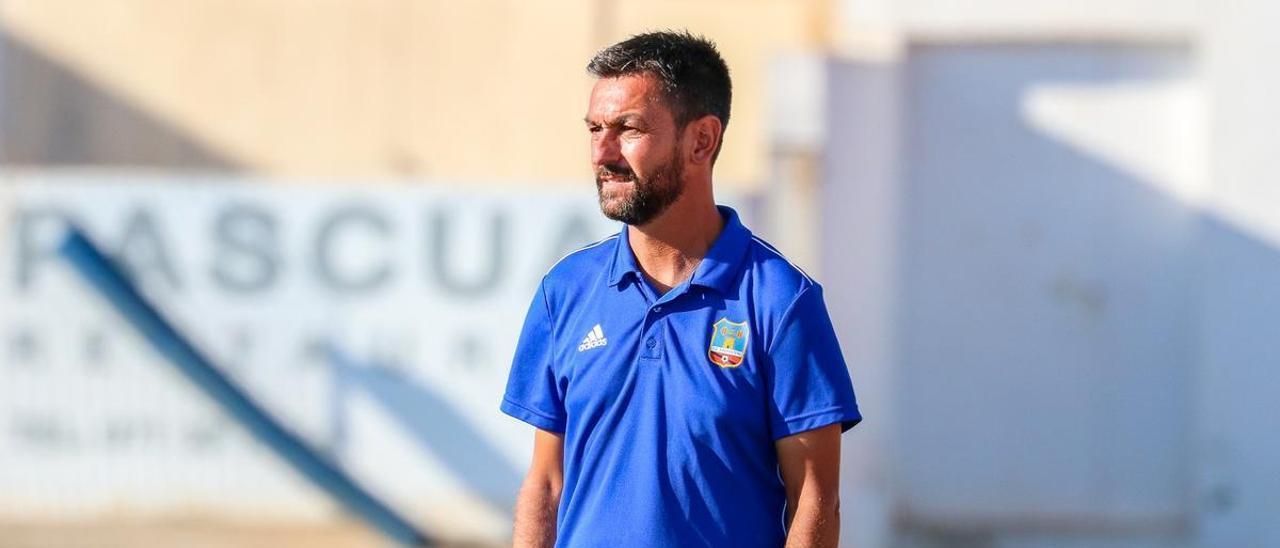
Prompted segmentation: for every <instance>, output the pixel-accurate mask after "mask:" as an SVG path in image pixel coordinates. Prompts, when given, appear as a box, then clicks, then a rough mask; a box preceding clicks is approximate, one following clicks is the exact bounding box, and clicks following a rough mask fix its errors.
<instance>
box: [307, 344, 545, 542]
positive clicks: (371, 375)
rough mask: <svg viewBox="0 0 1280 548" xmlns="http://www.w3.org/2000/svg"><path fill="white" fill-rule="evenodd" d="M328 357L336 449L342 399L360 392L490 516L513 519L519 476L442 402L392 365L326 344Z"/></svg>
mask: <svg viewBox="0 0 1280 548" xmlns="http://www.w3.org/2000/svg"><path fill="white" fill-rule="evenodd" d="M327 355H328V359H329V364H330V365H331V367H332V368H333V375H334V386H335V388H336V389H337V390H338V392H337V393H336V394H334V396H333V400H332V402H331V404H330V405H332V406H333V409H332V412H331V413H330V416H331V420H333V421H334V422H335V424H334V428H333V431H334V432H336V433H337V435H336V438H337V439H336V440H335V445H336V446H337V447H338V450H340V447H341V445H342V444H343V443H344V441H345V440H344V439H343V437H344V432H345V428H344V427H343V424H342V421H343V420H345V417H346V416H347V412H346V411H345V410H344V406H345V405H346V402H347V399H348V398H350V397H351V394H352V393H353V392H357V391H358V392H363V393H364V394H366V395H368V396H370V397H371V399H372V400H373V401H376V402H377V403H378V405H380V406H381V407H382V408H383V410H384V411H386V413H387V414H388V415H389V416H390V417H391V418H393V419H394V420H395V421H396V423H397V424H399V425H400V427H401V428H403V429H404V431H405V432H407V433H409V434H410V435H411V436H412V437H413V441H414V442H415V443H417V444H418V446H419V447H420V448H421V449H422V450H423V451H424V452H427V453H430V454H432V455H434V456H435V457H436V458H437V459H439V461H440V462H441V463H442V464H443V465H444V466H445V467H447V468H448V471H449V473H450V475H451V476H452V477H454V478H456V479H457V480H458V481H459V482H460V483H462V484H463V485H465V486H466V487H467V489H468V491H469V492H471V493H473V494H475V495H476V496H477V497H478V498H480V499H481V500H483V501H485V503H487V504H488V505H489V506H490V507H491V508H492V509H493V510H494V511H495V512H498V513H500V514H501V515H504V516H505V517H506V518H508V519H510V518H512V517H514V515H513V514H512V513H511V509H512V508H514V507H515V498H514V496H513V495H514V494H515V493H516V491H518V490H519V488H520V483H521V477H520V472H519V471H518V470H516V469H515V468H514V467H513V466H512V465H511V463H510V462H508V461H507V460H506V458H505V457H503V455H502V453H501V451H500V450H499V449H498V448H497V447H496V446H494V445H493V444H492V443H491V442H489V441H488V440H487V439H485V438H484V436H482V435H480V434H479V432H480V431H481V429H479V428H475V427H473V426H472V425H471V423H470V422H469V421H468V420H467V419H466V417H465V416H463V415H462V414H461V413H459V412H458V411H457V410H456V409H455V408H454V407H453V406H452V405H450V404H449V401H448V399H447V398H445V397H443V396H441V395H440V394H437V393H436V392H435V391H433V390H432V389H431V388H430V387H428V386H426V385H424V384H422V383H418V382H415V381H413V380H412V379H410V378H407V377H405V376H404V375H402V374H400V373H399V371H401V370H402V369H400V368H398V367H397V366H396V364H390V363H381V362H370V363H359V362H357V361H356V360H355V359H354V358H353V357H352V356H350V355H348V354H347V353H346V352H344V351H343V350H342V349H340V348H338V347H337V346H336V345H335V344H334V343H329V344H328V348H327Z"/></svg>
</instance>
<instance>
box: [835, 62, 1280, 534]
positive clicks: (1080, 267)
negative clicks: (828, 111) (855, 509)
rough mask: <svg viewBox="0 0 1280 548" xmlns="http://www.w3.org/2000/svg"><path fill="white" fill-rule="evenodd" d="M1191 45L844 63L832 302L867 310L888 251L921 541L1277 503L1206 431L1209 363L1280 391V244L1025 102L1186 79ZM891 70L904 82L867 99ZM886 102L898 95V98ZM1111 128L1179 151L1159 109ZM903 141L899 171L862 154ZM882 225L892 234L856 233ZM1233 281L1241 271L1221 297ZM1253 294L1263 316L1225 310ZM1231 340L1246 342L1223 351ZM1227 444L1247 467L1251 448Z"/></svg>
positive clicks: (897, 481) (1171, 526)
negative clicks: (867, 214) (1036, 118)
mask: <svg viewBox="0 0 1280 548" xmlns="http://www.w3.org/2000/svg"><path fill="white" fill-rule="evenodd" d="M1191 53H1192V51H1191V50H1190V48H1189V47H1188V46H1186V45H1182V44H1171V45H1163V46H1162V45H1135V44H1116V45H1082V44H1062V45H1057V44H1046V45H1033V44H1031V45H1029V44H1018V45H1001V44H990V45H964V44H959V45H952V44H949V45H940V46H933V45H926V46H914V47H912V48H910V49H909V51H908V54H907V56H906V57H905V60H904V63H903V64H902V65H901V66H899V67H898V68H897V70H896V71H895V73H894V74H891V75H887V76H886V75H885V74H883V72H882V69H875V68H868V67H862V66H854V65H849V66H837V67H836V68H835V69H834V71H833V76H832V80H831V86H832V88H831V92H830V95H831V96H832V97H833V103H832V105H833V106H832V116H833V118H832V122H831V132H830V140H829V143H830V149H829V150H828V153H827V154H828V155H827V157H826V158H825V160H824V162H825V163H824V169H825V170H826V172H827V174H826V177H827V181H828V182H827V188H826V189H824V193H825V195H824V203H825V204H827V205H826V208H827V209H826V211H825V212H824V218H825V219H827V220H826V221H825V222H826V225H825V228H826V230H824V233H825V234H826V235H827V238H828V240H827V241H825V242H824V245H823V248H824V250H826V253H825V255H824V257H825V258H826V259H825V262H824V272H826V273H827V274H828V276H829V280H828V282H829V287H830V290H829V293H831V294H832V298H833V301H834V302H839V303H840V304H839V306H841V307H842V308H846V309H848V310H846V311H844V312H843V313H839V312H838V313H836V314H835V315H837V316H840V315H853V314H857V311H858V310H865V308H859V306H860V305H862V304H864V301H867V300H868V299H869V298H870V297H868V295H872V294H874V292H875V290H877V289H878V288H870V289H868V288H863V287H842V285H844V284H846V283H848V282H847V281H846V280H853V283H854V284H855V285H856V284H859V283H863V284H865V283H871V282H873V281H875V280H874V278H869V277H868V276H866V275H865V274H863V273H862V272H861V271H860V269H864V268H867V267H870V268H881V267H880V266H878V265H877V264H874V261H877V260H885V259H888V260H889V261H890V263H891V266H889V267H885V272H887V275H886V276H885V277H884V278H883V279H882V280H880V281H884V282H887V283H889V284H890V285H892V286H893V287H892V290H891V291H892V295H893V296H892V298H890V299H889V301H890V302H889V304H888V305H886V306H885V307H884V308H883V310H884V318H883V320H884V321H887V322H889V323H890V324H891V325H892V326H893V327H892V330H891V331H892V332H891V333H889V334H888V335H887V338H888V339H890V340H889V342H887V343H886V344H887V347H888V348H889V350H887V352H886V356H887V357H886V358H885V360H886V362H885V363H884V364H869V365H871V367H872V368H887V370H888V372H887V373H880V372H877V373H875V374H876V375H887V376H888V377H889V378H890V380H889V381H888V382H887V383H886V384H885V385H884V389H886V390H889V391H891V394H890V395H887V396H884V397H885V398H886V399H889V400H891V404H890V408H889V409H884V410H883V412H884V413H887V414H888V415H889V416H888V417H886V419H885V420H887V421H889V422H890V423H891V425H892V426H891V431H890V432H889V433H888V434H887V435H886V439H887V443H888V444H889V446H890V447H889V453H890V455H889V457H888V458H887V459H886V462H888V463H890V464H888V465H887V469H888V470H887V473H888V475H889V476H890V478H889V485H891V486H892V490H893V492H891V493H890V500H891V501H892V502H891V504H892V509H893V515H894V519H895V528H896V530H897V531H898V532H899V533H900V534H904V535H905V536H906V538H908V539H910V540H912V541H914V543H912V544H910V545H920V546H935V545H965V546H970V545H971V546H990V545H1004V544H1002V542H1003V541H1006V540H1010V541H1016V540H1017V539H1023V540H1028V541H1029V542H1031V543H1032V544H1034V542H1035V540H1034V539H1041V540H1043V539H1045V538H1049V539H1052V538H1059V539H1060V538H1063V537H1062V535H1067V536H1071V537H1073V538H1117V537H1122V538H1131V539H1145V540H1148V541H1151V542H1152V543H1153V544H1151V545H1153V546H1164V545H1179V544H1180V543H1183V541H1185V540H1188V539H1189V538H1190V536H1191V535H1193V534H1194V531H1195V527H1194V526H1193V524H1195V523H1197V522H1198V521H1197V520H1198V516H1203V515H1205V514H1203V513H1202V512H1207V513H1209V514H1212V513H1214V512H1222V513H1231V512H1240V511H1244V512H1246V513H1248V512H1253V513H1254V514H1257V515H1259V516H1260V515H1261V514H1260V513H1259V512H1260V510H1258V509H1259V508H1260V507H1259V506H1253V507H1252V508H1254V509H1253V510H1248V509H1243V510H1242V508H1243V506H1244V503H1245V502H1246V501H1247V500H1249V496H1250V495H1249V494H1248V493H1246V491H1249V492H1250V493H1252V496H1253V497H1254V498H1253V499H1252V500H1254V501H1258V500H1269V499H1266V498H1265V497H1272V498H1274V497H1275V496H1277V495H1273V494H1270V493H1280V485H1277V484H1280V479H1275V480H1268V481H1271V484H1270V485H1266V486H1262V485H1259V486H1256V487H1255V485H1253V484H1244V483H1240V481H1239V480H1240V479H1241V478H1234V480H1235V483H1232V479H1233V478H1218V479H1213V478H1210V479H1208V480H1206V479H1203V476H1204V472H1203V471H1202V470H1203V467H1204V466H1207V464H1205V463H1202V462H1200V459H1201V458H1202V457H1203V455H1202V453H1201V452H1202V451H1203V450H1205V449H1206V447H1203V446H1200V445H1197V443H1198V440H1197V439H1196V437H1197V435H1198V432H1197V431H1196V429H1195V424H1196V417H1197V414H1198V412H1197V406H1199V405H1202V402H1201V401H1200V398H1201V397H1202V396H1203V395H1204V394H1206V393H1207V392H1209V391H1211V390H1212V388H1211V387H1209V386H1208V385H1207V384H1203V383H1204V379H1201V378H1199V377H1198V376H1197V375H1198V372H1199V371H1200V369H1199V368H1200V367H1201V366H1200V363H1201V360H1202V357H1203V356H1205V355H1208V356H1210V360H1212V359H1213V358H1212V357H1213V356H1226V357H1229V358H1230V359H1231V360H1230V361H1231V363H1233V364H1235V365H1236V367H1237V372H1238V373H1239V374H1240V377H1239V378H1233V379H1231V380H1232V382H1231V386H1232V387H1233V388H1231V390H1235V389H1236V388H1240V387H1241V386H1244V385H1249V386H1253V387H1257V388H1255V389H1256V390H1266V389H1271V388H1273V387H1275V386H1276V385H1277V382H1276V381H1275V379H1274V373H1271V371H1273V369H1267V371H1266V372H1264V371H1263V370H1262V368H1258V367H1256V364H1254V365H1255V367H1252V368H1250V367H1247V366H1248V364H1249V363H1250V361H1251V360H1252V361H1254V362H1256V361H1258V360H1259V359H1262V358H1263V357H1264V356H1267V355H1268V352H1271V354H1270V355H1271V356H1274V355H1276V354H1277V353H1280V350H1278V349H1277V348H1276V347H1277V346H1280V343H1277V342H1269V341H1272V340H1276V337H1274V336H1270V337H1269V336H1265V335H1268V334H1270V335H1273V334H1274V332H1275V331H1274V329H1270V328H1264V327H1260V326H1263V325H1266V324H1267V323H1268V322H1270V323H1272V324H1273V323H1274V322H1273V321H1272V320H1273V319H1274V313H1275V311H1276V310H1280V294H1275V293H1277V291H1274V290H1273V291H1272V293H1273V295H1270V298H1259V296H1258V295H1257V293H1256V292H1255V289H1256V288H1257V286H1258V285H1259V284H1260V283H1261V280H1262V279H1263V276H1264V275H1263V274H1255V273H1257V272H1265V273H1270V275H1271V276H1277V275H1280V274H1277V273H1280V253H1277V250H1276V249H1274V248H1273V247H1271V246H1268V245H1266V244H1265V243H1263V242H1261V241H1258V240H1256V239H1254V238H1252V237H1250V236H1248V235H1246V234H1243V233H1241V232H1240V231H1239V230H1238V229H1235V228H1232V227H1230V226H1229V225H1227V224H1225V223H1222V222H1221V221H1219V220H1217V219H1213V218H1210V217H1208V216H1206V215H1205V214H1204V213H1203V212H1202V211H1200V210H1198V209H1197V208H1195V207H1193V206H1192V205H1190V204H1188V203H1186V202H1183V201H1181V200H1179V199H1176V198H1175V197H1174V196H1172V195H1170V193H1169V192H1167V191H1165V190H1163V189H1162V188H1161V185H1162V184H1163V183H1162V182H1161V181H1152V180H1145V179H1144V178H1143V177H1142V176H1140V175H1137V174H1136V173H1137V172H1135V171H1134V170H1132V169H1127V168H1126V167H1125V166H1121V165H1118V164H1116V163H1114V162H1112V161H1108V160H1104V159H1102V158H1100V157H1099V156H1097V155H1095V154H1090V153H1088V152H1086V151H1085V150H1083V149H1082V148H1080V147H1078V146H1075V145H1073V144H1072V143H1068V142H1065V141H1062V140H1059V139H1057V138H1053V137H1050V136H1048V135H1046V134H1045V133H1044V132H1043V131H1041V130H1039V129H1037V128H1035V127H1032V126H1031V125H1030V124H1029V123H1028V120H1027V117H1026V111H1025V109H1024V107H1025V101H1026V100H1027V97H1028V95H1029V94H1030V93H1031V91H1032V90H1033V89H1036V88H1042V87H1043V86H1046V85H1049V86H1053V85H1059V84H1062V85H1066V86H1067V87H1074V88H1090V87H1094V88H1096V89H1101V90H1103V91H1105V90H1107V89H1108V88H1110V87H1112V86H1117V85H1120V86H1121V87H1123V86H1124V85H1126V84H1131V83H1143V84H1156V85H1160V84H1162V83H1176V82H1179V81H1185V80H1186V79H1187V78H1189V77H1191V76H1192V75H1193V66H1192V60H1193V56H1192V55H1191ZM877 70H881V72H880V73H877V72H876V71H877ZM886 78H889V79H891V80H892V82H893V83H892V84H890V85H891V86H893V87H892V88H891V89H894V90H895V91H894V92H893V93H892V94H888V95H874V94H868V93H867V91H866V88H867V87H868V86H875V85H881V86H883V85H884V81H886V80H885V79H886ZM890 95H891V96H892V99H891V100H895V101H897V102H898V103H899V104H898V105H889V104H886V102H887V101H888V100H887V99H885V97H888V96H890ZM842 97H843V98H848V99H845V100H846V101H852V102H854V103H857V102H861V103H862V104H852V105H847V104H843V103H842V102H841V98H842ZM886 108H896V109H897V113H898V114H897V115H896V116H892V117H889V118H890V120H889V121H888V123H891V124H896V127H889V128H866V127H862V126H865V125H866V124H867V120H868V119H872V120H874V119H875V117H874V116H869V115H867V113H868V112H873V113H874V112H875V111H876V110H875V109H880V110H884V109H886ZM1176 114H1177V113H1170V115H1176ZM1092 122H1097V123H1100V124H1101V127H1102V128H1104V129H1106V130H1108V131H1109V130H1110V129H1109V128H1112V127H1114V128H1116V130H1117V131H1120V130H1123V131H1124V132H1126V133H1125V134H1126V135H1129V134H1132V138H1134V139H1146V140H1150V141H1151V142H1154V143H1157V145H1154V146H1162V145H1161V144H1160V143H1168V139H1167V135H1162V134H1160V133H1159V132H1162V131H1166V130H1168V128H1167V127H1161V125H1159V124H1156V125H1155V126H1153V127H1133V125H1132V124H1130V125H1125V123H1126V121H1120V122H1114V121H1108V120H1105V119H1100V120H1094V121H1092ZM1108 123H1111V124H1112V125H1110V126H1108ZM895 133H896V134H897V135H898V137H897V138H896V143H897V144H896V149H897V150H896V159H895V160H894V161H893V166H894V169H893V171H894V173H891V174H888V175H886V174H885V173H883V172H882V173H871V174H868V173H867V172H866V170H865V168H863V167H860V166H859V165H858V161H859V160H858V159H857V155H858V154H860V152H858V151H859V150H860V149H865V148H866V147H868V146H875V145H874V139H876V138H877V136H878V135H894V134H895ZM868 143H872V144H870V145H869V144H868ZM1174 152H1176V150H1174ZM872 187H874V188H872ZM884 196H891V197H892V199H891V200H886V199H884ZM865 199H879V200H880V201H881V202H882V203H885V204H887V206H888V207H891V208H893V210H894V211H893V213H892V214H891V215H888V216H883V215H881V218H884V219H889V221H890V222H891V223H892V225H891V230H889V231H888V232H885V230H884V229H882V228H877V227H875V226H864V224H865V223H867V222H869V221H862V220H860V219H861V216H860V215H857V214H856V212H855V214H850V212H849V211H848V209H849V208H854V209H858V208H860V207H865V206H862V205H861V203H862V201H864V200H865ZM873 213H874V212H873ZM860 223H864V224H860ZM877 231H878V232H880V233H883V239H884V241H885V242H888V243H887V244H885V246H884V247H883V248H879V249H877V248H875V247H874V246H873V245H870V244H867V243H865V242H863V243H861V244H856V245H855V246H854V247H852V248H851V247H850V244H849V243H848V242H847V241H845V240H844V239H843V238H845V235H849V234H855V235H856V234H860V233H866V232H877ZM858 246H861V247H858ZM851 249H852V250H853V253H848V252H849V251H850V250H851ZM1206 254H1207V255H1206ZM1220 268H1222V269H1227V271H1228V272H1234V273H1236V274H1233V275H1229V276H1225V275H1222V274H1215V273H1214V272H1213V271H1214V270H1216V269H1220ZM1215 277H1217V278H1223V277H1234V278H1235V279H1234V280H1233V281H1231V282H1230V283H1222V282H1220V283H1210V284H1208V290H1206V280H1212V279H1214V278H1215ZM1271 279H1272V280H1274V277H1273V278H1271ZM1272 285H1274V284H1272ZM1215 287H1216V290H1215V289H1214V288H1215ZM879 289H883V288H879ZM842 293H843V294H845V296H841V294H842ZM1216 309H1221V310H1220V311H1218V312H1215V310H1216ZM1239 309H1245V310H1248V311H1251V312H1250V313H1249V314H1248V315H1246V316H1245V317H1244V319H1230V320H1225V321H1224V318H1225V316H1226V315H1227V314H1228V312H1225V311H1226V310H1232V311H1237V310H1239ZM1215 315H1216V316H1219V317H1218V318H1216V319H1215V317H1214V316H1215ZM850 323H851V324H855V325H856V324H857V323H858V321H856V320H850ZM1205 325H1208V326H1209V327H1207V328H1206V327H1205ZM1215 332H1217V333H1218V336H1217V337H1215V335H1214V333H1215ZM850 338H851V339H854V340H857V338H856V337H850ZM1215 340H1216V341H1217V344H1219V345H1220V346H1222V347H1224V348H1228V349H1231V350H1230V351H1221V350H1219V351H1215V350H1214V349H1213V348H1212V346H1214V344H1215ZM854 352H855V353H856V352H859V350H857V349H855V350H854ZM1218 365H1223V364H1215V363H1208V364H1206V365H1205V366H1206V367H1217V366H1218ZM857 369H858V365H857V364H855V365H854V375H855V376H854V380H855V382H857V380H858V375H857V373H858V371H857ZM1264 376H1269V377H1268V378H1263V377H1264ZM1251 383H1252V384H1251ZM1218 392H1219V393H1226V392H1222V390H1219V391H1218ZM866 397H867V399H870V400H874V399H875V397H874V395H872V394H868V395H867V396H866ZM1267 399H1269V398H1268V397H1267V396H1264V395H1262V394H1254V396H1253V397H1251V398H1244V399H1242V401H1251V402H1259V401H1265V400H1267ZM1236 405H1247V404H1244V403H1240V404H1236ZM1224 414H1225V415H1230V413H1225V412H1224ZM869 415H871V413H869ZM1244 415H1245V413H1243V412H1236V413H1235V414H1234V415H1232V416H1235V417H1241V416H1244ZM1223 420H1224V421H1227V419H1226V418H1224V419H1223ZM1227 422H1229V423H1230V424H1229V427H1230V428H1236V429H1238V430H1239V431H1240V434H1238V435H1236V436H1235V438H1236V439H1242V438H1243V439H1257V438H1263V437H1266V436H1256V435H1255V436H1251V437H1250V436H1246V435H1245V434H1246V433H1247V432H1249V431H1250V429H1253V431H1254V432H1255V433H1257V429H1258V428H1259V426H1258V425H1256V424H1254V425H1249V424H1240V421H1238V420H1236V421H1234V422H1232V421H1227ZM1271 438H1274V437H1271ZM1251 443H1256V444H1258V445H1270V446H1276V445H1280V443H1277V442H1274V441H1265V440H1258V441H1256V442H1251ZM1208 449H1209V451H1210V452H1211V453H1214V454H1217V453H1222V454H1223V456H1222V457H1221V458H1222V459H1228V460H1229V459H1231V458H1235V459H1237V460H1240V459H1243V458H1244V457H1243V452H1242V451H1241V450H1240V449H1239V448H1235V449H1232V448H1231V447H1228V446H1219V447H1209V448H1208ZM1267 454H1271V455H1274V454H1276V451H1275V447H1272V450H1271V452H1270V453H1267ZM1234 464H1240V463H1234ZM1255 465H1256V466H1254V469H1255V470H1260V469H1263V468H1266V467H1268V466H1269V467H1270V468H1274V466H1273V465H1266V464H1265V463H1261V462H1259V463H1255ZM1210 468H1213V467H1212V466H1211V467H1210ZM1225 469H1234V468H1232V467H1231V466H1228V467H1226V468H1225ZM1210 475H1212V473H1210ZM1202 493H1203V494H1202ZM1214 493H1217V495H1214ZM1259 497H1263V498H1259ZM1206 505H1208V506H1211V507H1212V509H1211V510H1205V508H1206V507H1207V506H1206ZM1261 508H1265V506H1263V507H1261ZM1221 538H1223V537H1218V539H1219V540H1221ZM1015 544H1016V542H1015ZM1227 544H1230V543H1229V542H1228V543H1227ZM1227 544H1222V543H1220V542H1218V543H1211V545H1227ZM1143 545H1146V544H1143Z"/></svg>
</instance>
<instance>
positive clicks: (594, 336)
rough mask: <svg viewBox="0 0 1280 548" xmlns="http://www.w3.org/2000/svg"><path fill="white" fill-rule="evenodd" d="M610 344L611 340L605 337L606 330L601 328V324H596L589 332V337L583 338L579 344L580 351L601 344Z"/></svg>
mask: <svg viewBox="0 0 1280 548" xmlns="http://www.w3.org/2000/svg"><path fill="white" fill-rule="evenodd" d="M606 344H609V340H608V339H606V338H604V331H603V330H601V329H600V324H596V326H595V327H592V328H591V331H588V332H587V337H586V338H585V339H582V344H579V345H578V352H582V351H583V350H591V349H592V348H596V347H599V346H604V345H606Z"/></svg>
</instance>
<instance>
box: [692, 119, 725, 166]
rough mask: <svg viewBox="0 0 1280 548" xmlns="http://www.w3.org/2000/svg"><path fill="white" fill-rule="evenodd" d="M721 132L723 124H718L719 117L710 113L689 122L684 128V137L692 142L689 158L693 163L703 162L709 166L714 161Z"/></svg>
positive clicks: (722, 131)
mask: <svg viewBox="0 0 1280 548" xmlns="http://www.w3.org/2000/svg"><path fill="white" fill-rule="evenodd" d="M723 134H724V126H723V125H721V124H720V119H719V118H717V117H715V116H712V115H710V114H708V115H706V116H703V117H701V118H698V119H697V120H694V121H692V122H689V126H688V127H687V128H685V138H687V139H689V142H690V143H691V144H692V150H690V151H689V160H690V161H692V162H693V163H694V164H704V163H705V164H707V165H708V166H710V165H711V163H712V162H714V161H715V157H716V150H717V149H719V148H720V139H721V137H722V136H723Z"/></svg>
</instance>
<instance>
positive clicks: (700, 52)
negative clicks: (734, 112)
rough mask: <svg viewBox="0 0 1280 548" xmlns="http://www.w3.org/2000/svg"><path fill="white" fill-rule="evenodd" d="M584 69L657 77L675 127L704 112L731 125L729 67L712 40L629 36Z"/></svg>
mask: <svg viewBox="0 0 1280 548" xmlns="http://www.w3.org/2000/svg"><path fill="white" fill-rule="evenodd" d="M587 72H589V73H591V75H592V76H595V77H596V78H617V77H619V76H630V75H633V74H648V75H651V76H654V77H656V78H657V79H658V80H659V82H661V84H662V91H663V92H664V93H665V94H666V95H667V100H668V103H669V104H670V106H671V111H672V114H674V115H675V119H676V125H677V126H678V127H684V126H685V125H687V124H688V123H689V122H692V121H693V120H696V119H698V118H701V117H703V116H706V115H708V114H710V115H713V116H715V117H716V118H719V119H720V125H721V126H722V127H725V126H728V125H729V102H730V101H731V99H732V96H733V84H732V83H731V82H730V81H729V66H728V65H726V64H725V62H724V59H723V58H721V57H720V52H719V51H717V50H716V45H715V43H714V42H712V41H710V40H708V39H706V38H703V37H701V36H694V35H692V34H689V32H688V31H684V32H673V31H661V32H647V33H644V34H637V35H635V36H632V37H631V38H628V39H626V40H623V41H622V42H618V43H617V44H614V45H612V46H609V47H607V48H604V49H602V50H600V52H599V53H597V54H596V55H595V57H592V58H591V62H590V63H587Z"/></svg>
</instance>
